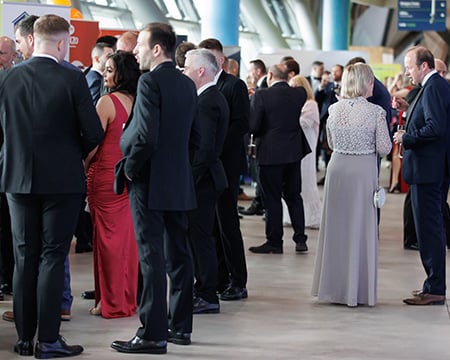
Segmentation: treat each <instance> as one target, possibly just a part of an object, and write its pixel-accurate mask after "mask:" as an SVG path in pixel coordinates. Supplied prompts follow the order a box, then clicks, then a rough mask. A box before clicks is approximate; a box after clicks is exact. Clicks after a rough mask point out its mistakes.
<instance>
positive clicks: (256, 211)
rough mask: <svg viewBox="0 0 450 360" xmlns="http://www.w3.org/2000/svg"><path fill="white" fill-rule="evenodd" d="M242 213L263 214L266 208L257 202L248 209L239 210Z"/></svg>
mask: <svg viewBox="0 0 450 360" xmlns="http://www.w3.org/2000/svg"><path fill="white" fill-rule="evenodd" d="M239 214H241V215H263V214H264V209H263V208H262V207H260V206H257V205H255V204H251V205H250V206H249V207H248V208H247V209H243V210H239Z"/></svg>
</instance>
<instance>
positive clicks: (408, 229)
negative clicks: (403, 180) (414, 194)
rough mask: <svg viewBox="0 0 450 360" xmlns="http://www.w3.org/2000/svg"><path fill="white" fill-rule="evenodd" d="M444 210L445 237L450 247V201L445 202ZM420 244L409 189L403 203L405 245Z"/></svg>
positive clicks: (449, 247)
mask: <svg viewBox="0 0 450 360" xmlns="http://www.w3.org/2000/svg"><path fill="white" fill-rule="evenodd" d="M442 212H443V214H444V225H445V237H446V242H447V248H448V249H450V208H449V206H448V203H447V202H445V203H444V204H443V209H442ZM412 245H413V246H418V242H417V236H416V229H415V225H414V218H413V213H412V207H411V192H410V191H408V193H407V194H406V197H405V203H404V204H403V246H404V247H406V248H407V247H409V246H412Z"/></svg>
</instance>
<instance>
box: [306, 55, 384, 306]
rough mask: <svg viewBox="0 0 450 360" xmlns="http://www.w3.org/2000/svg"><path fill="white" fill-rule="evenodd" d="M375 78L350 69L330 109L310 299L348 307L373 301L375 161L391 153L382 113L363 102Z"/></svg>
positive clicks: (358, 67)
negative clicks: (328, 155)
mask: <svg viewBox="0 0 450 360" xmlns="http://www.w3.org/2000/svg"><path fill="white" fill-rule="evenodd" d="M373 83H374V75H373V72H372V70H371V69H370V67H369V66H368V65H366V64H362V63H357V64H354V65H349V66H348V67H347V68H346V69H345V70H344V74H343V76H342V91H341V96H342V98H341V100H339V101H338V102H337V103H335V104H333V105H331V106H330V108H329V114H330V116H329V118H328V121H327V137H328V142H329V144H330V146H331V148H332V149H333V154H332V155H331V160H330V163H329V165H328V169H327V177H326V180H325V188H324V198H323V212H322V222H321V225H320V232H319V240H318V245H317V256H316V264H315V269H314V278H313V288H312V294H313V295H314V296H317V297H318V299H319V301H325V302H331V303H338V304H345V305H347V306H349V307H354V306H358V305H359V304H366V305H369V306H374V305H375V303H376V299H377V294H376V292H377V253H378V226H377V208H376V207H375V205H374V201H373V195H374V192H375V190H376V188H377V185H378V169H377V167H378V165H377V162H378V161H377V157H378V156H385V155H386V154H387V153H389V151H390V150H391V140H390V138H389V132H388V129H387V127H386V113H385V111H384V110H383V109H382V108H381V107H380V106H378V105H375V104H372V103H370V102H368V101H367V98H368V97H370V96H371V95H372V89H373Z"/></svg>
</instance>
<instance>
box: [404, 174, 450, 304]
mask: <svg viewBox="0 0 450 360" xmlns="http://www.w3.org/2000/svg"><path fill="white" fill-rule="evenodd" d="M410 191H411V204H412V210H413V218H414V224H415V228H416V234H417V240H418V243H419V250H420V258H421V260H422V265H423V267H424V269H425V273H426V274H427V278H426V279H425V281H424V284H423V291H424V292H426V293H430V294H434V295H445V288H446V286H445V271H446V269H445V259H446V246H445V245H446V244H445V243H446V239H445V230H444V217H443V213H442V209H443V206H442V205H443V203H444V202H445V200H446V197H447V192H448V181H443V182H442V183H433V184H413V185H410Z"/></svg>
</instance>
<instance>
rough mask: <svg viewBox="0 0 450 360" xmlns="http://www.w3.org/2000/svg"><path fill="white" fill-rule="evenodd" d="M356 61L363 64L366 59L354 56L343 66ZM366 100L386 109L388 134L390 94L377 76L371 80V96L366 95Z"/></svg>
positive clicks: (389, 125) (390, 116)
mask: <svg viewBox="0 0 450 360" xmlns="http://www.w3.org/2000/svg"><path fill="white" fill-rule="evenodd" d="M356 63H363V64H365V63H366V60H365V59H364V58H362V57H360V56H356V57H354V58H351V59H350V60H349V61H348V62H347V64H345V67H347V66H349V65H352V64H356ZM367 101H369V102H371V103H372V104H376V105H380V106H381V107H382V108H383V109H384V111H386V126H387V129H388V131H389V134H390V133H391V132H390V131H391V130H390V127H391V118H392V113H391V95H390V94H389V91H388V89H386V86H384V85H383V83H382V82H381V81H380V80H378V79H377V78H375V79H374V82H373V90H372V96H370V97H368V98H367Z"/></svg>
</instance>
